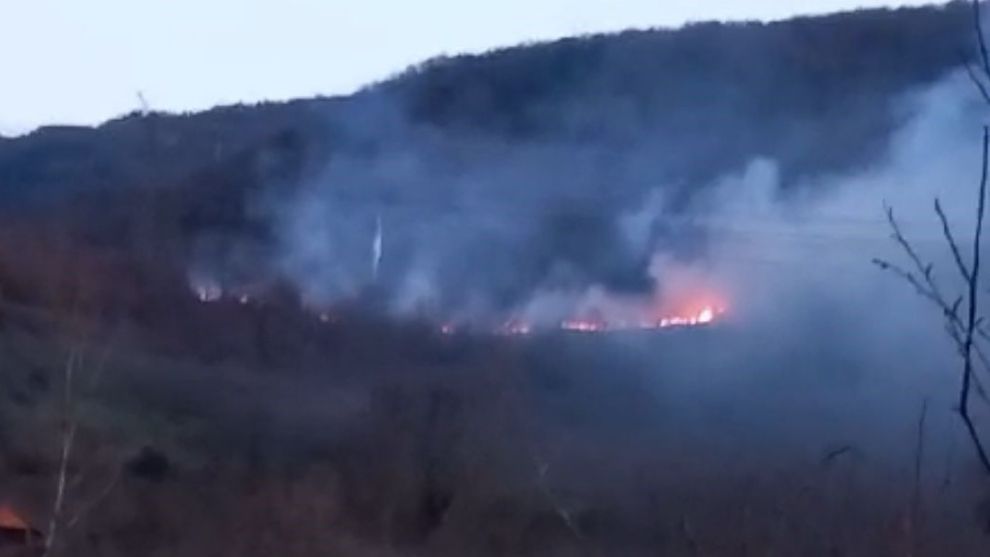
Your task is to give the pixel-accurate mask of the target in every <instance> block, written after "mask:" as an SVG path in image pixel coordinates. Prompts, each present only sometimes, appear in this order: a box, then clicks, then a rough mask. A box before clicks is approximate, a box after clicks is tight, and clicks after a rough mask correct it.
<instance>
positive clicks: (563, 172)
mask: <svg viewBox="0 0 990 557" xmlns="http://www.w3.org/2000/svg"><path fill="white" fill-rule="evenodd" d="M969 17H970V6H969V5H968V3H967V2H953V3H951V4H948V5H946V6H933V7H925V8H912V9H897V10H863V11H856V12H849V13H842V14H836V15H829V16H822V17H811V18H799V19H793V20H788V21H781V22H775V23H756V22H750V23H699V24H693V25H689V26H687V27H685V28H683V29H676V30H674V29H655V30H639V31H628V32H624V33H620V34H612V35H601V36H588V37H577V38H570V39H565V40H561V41H556V42H552V43H545V44H534V45H524V46H518V47H512V48H506V49H501V50H497V51H493V52H489V53H486V54H482V55H474V56H457V57H450V58H441V59H436V60H430V61H426V62H424V63H423V64H421V65H419V66H416V67H413V68H409V69H408V70H406V71H404V72H402V73H401V74H399V75H395V76H392V77H390V78H388V79H386V80H383V81H382V82H380V83H375V84H371V85H369V86H368V87H366V88H365V89H364V90H362V91H360V92H358V93H356V94H354V95H352V96H348V97H335V98H316V99H301V100H294V101H291V102H284V103H265V104H260V105H256V106H229V107H218V108H215V109H213V110H209V111H206V112H202V113H196V114H182V115H178V114H163V113H156V112H152V113H148V114H139V113H133V114H129V115H126V116H122V117H120V118H118V119H115V120H112V121H109V122H107V123H105V124H103V125H101V126H99V127H96V128H79V127H65V126H53V127H46V128H42V129H39V130H37V131H35V132H33V133H31V134H28V135H26V136H23V137H18V138H0V215H2V217H3V220H2V224H0V362H2V363H3V371H2V373H0V385H2V386H3V387H4V388H3V389H0V418H2V420H0V515H5V513H6V511H7V510H9V508H14V509H16V510H17V511H18V514H19V515H22V516H23V517H24V518H25V519H29V522H30V523H31V524H32V525H35V526H37V529H38V531H39V534H43V535H49V534H50V530H49V528H51V527H53V526H54V525H56V524H57V525H58V526H59V527H60V530H59V532H58V536H57V537H55V536H53V537H54V538H55V545H54V546H53V550H52V552H50V553H49V555H51V556H53V557H54V556H57V555H73V556H81V557H89V556H93V557H104V556H106V557H112V556H119V555H184V556H190V557H195V556H200V555H203V556H207V555H209V556H226V555H237V556H239V557H240V556H254V555H258V556H261V555H264V556H270V555H285V556H287V557H295V556H298V557H311V556H324V555H354V556H357V557H364V556H372V555H375V556H382V557H386V556H398V555H403V556H427V555H437V556H444V555H480V556H485V555H492V556H495V555H499V556H501V555H518V556H527V555H533V556H541V557H542V556H554V555H673V556H680V555H684V556H699V555H713V556H720V555H725V556H738V555H771V554H773V555H891V556H893V555H898V556H900V555H919V556H920V555H981V554H982V553H981V552H982V551H983V550H984V548H985V547H986V541H987V539H986V532H987V531H990V528H988V524H990V502H988V501H990V499H988V498H987V493H988V491H987V487H988V484H987V480H986V477H985V476H984V475H981V474H980V471H979V470H978V469H977V461H976V458H975V454H974V451H972V450H971V449H972V447H971V446H970V441H969V439H967V438H966V437H965V436H964V435H965V433H964V432H963V431H962V427H961V425H960V423H959V421H958V416H957V415H956V414H955V411H954V409H955V408H956V405H957V401H958V398H957V397H958V394H957V391H956V389H957V382H956V380H955V379H956V375H953V374H954V373H955V371H956V368H957V363H958V362H957V359H956V358H957V354H956V352H955V351H954V349H955V348H956V347H955V346H953V345H951V344H950V343H949V342H947V341H946V339H945V338H944V337H943V333H944V331H942V329H941V326H942V323H941V322H940V321H939V316H938V315H937V314H935V313H934V312H933V311H932V309H931V308H930V307H928V306H927V305H926V304H927V303H928V300H925V299H919V297H918V296H916V295H915V293H914V292H913V291H911V290H910V289H909V288H907V287H906V286H905V285H903V284H897V287H894V286H892V283H893V282H894V280H895V279H893V278H892V277H888V276H886V275H883V274H882V273H880V272H879V271H877V270H876V269H874V268H872V267H871V266H870V265H869V261H870V259H872V258H873V257H886V256H888V255H891V253H893V256H892V260H893V261H895V262H900V261H901V259H894V258H895V257H902V259H903V255H904V254H903V253H901V252H900V251H897V248H898V246H896V245H892V242H890V241H889V238H888V236H889V233H890V231H889V228H888V223H887V222H885V221H884V220H883V218H882V216H883V215H882V213H881V207H882V205H881V199H882V200H883V201H884V202H886V201H887V200H888V199H891V202H892V203H893V204H895V205H896V207H897V209H898V211H899V212H898V215H902V214H904V215H907V216H906V218H905V220H904V222H905V231H906V232H907V233H909V234H910V237H911V239H912V240H913V241H915V239H917V240H916V241H918V242H919V245H920V246H921V248H922V249H921V250H920V251H921V253H922V256H923V257H924V258H926V261H927V258H928V257H929V256H931V257H933V259H932V261H933V263H937V265H934V266H933V267H929V268H928V270H927V271H924V272H925V274H926V276H928V273H932V272H934V273H935V274H936V275H937V277H938V279H939V280H940V281H941V280H943V279H946V278H947V280H944V282H940V284H941V285H943V287H944V288H945V292H946V293H947V295H954V292H955V290H954V289H956V288H957V287H958V286H959V285H958V284H956V283H954V282H952V280H951V278H952V277H955V275H954V274H953V275H951V276H949V275H948V273H946V274H945V275H943V274H942V273H944V272H945V271H944V270H945V269H948V270H949V272H954V271H955V269H956V265H957V264H958V263H957V262H956V261H953V260H951V259H949V257H948V256H946V257H945V259H937V257H938V255H937V254H938V251H936V249H937V247H941V246H942V243H941V242H942V237H941V236H939V235H938V233H939V232H940V231H939V230H938V229H937V228H936V226H937V222H936V221H935V219H934V218H933V217H932V215H931V214H930V211H931V209H930V207H931V197H932V195H935V194H936V193H934V192H943V193H944V192H945V191H948V194H949V195H947V196H945V197H943V198H942V199H943V201H944V202H945V206H946V207H947V211H948V212H949V214H950V215H952V216H953V219H955V218H960V219H964V218H965V217H959V215H970V214H972V211H971V205H972V203H971V202H970V199H971V198H970V189H969V188H968V186H969V184H970V180H973V182H974V184H975V179H976V178H973V177H972V176H973V173H975V172H977V171H978V167H977V165H976V164H975V163H976V162H977V158H978V153H976V151H975V148H976V146H977V143H978V142H977V141H974V140H973V139H974V138H976V137H977V135H975V134H973V135H972V137H970V134H971V132H974V131H976V132H978V127H979V126H978V124H979V121H980V119H979V118H978V117H976V116H974V115H978V116H980V117H982V116H983V115H984V114H985V107H982V106H971V105H979V103H972V102H971V101H972V99H971V98H970V97H968V96H967V94H973V91H972V90H971V89H972V88H971V87H970V85H971V84H970V83H967V82H965V80H964V78H962V77H960V76H959V75H958V74H959V70H960V69H961V64H962V63H963V62H964V61H965V60H967V59H970V58H971V57H972V54H973V48H972V47H973V45H972V43H973V40H972V23H971V21H970V19H969ZM946 84H948V85H946ZM963 89H964V91H963V92H962V93H959V90H963ZM931 91H935V92H937V93H945V92H946V91H949V92H950V93H952V94H941V95H935V96H930V95H928V93H930V92H931ZM956 93H959V94H956ZM973 96H974V97H975V94H974V95H973ZM919 98H921V99H922V100H919ZM933 107H934V113H935V114H934V116H932V113H933ZM919 121H920V122H921V123H922V124H925V125H927V127H926V126H925V125H922V126H921V127H920V128H919V127H918V122H919ZM932 121H934V122H935V124H937V125H933V124H932ZM940 126H941V127H940ZM919 130H920V132H919ZM936 132H937V133H936ZM905 144H906V146H907V148H905ZM970 170H972V173H970V172H969V171H970ZM864 176H865V178H864ZM946 184H948V185H949V186H953V187H954V188H953V189H948V188H947V189H938V188H941V187H942V186H945V185H946ZM964 186H966V187H964ZM760 188H763V189H760ZM753 189H755V190H757V191H756V193H757V194H765V195H768V196H769V197H770V200H764V199H758V200H757V201H765V202H767V203H768V204H770V207H769V208H770V209H772V210H766V209H767V206H758V207H756V208H753V207H750V206H746V207H744V209H746V210H749V211H751V212H749V213H744V214H743V215H742V217H741V219H740V221H739V222H736V223H735V224H737V225H740V226H738V227H736V228H733V227H728V226H722V225H724V223H723V218H724V216H723V214H722V213H720V212H719V209H720V208H721V207H720V206H719V203H721V202H724V203H725V204H726V205H730V204H731V202H732V201H735V198H733V197H731V196H730V197H728V198H722V197H718V196H717V195H714V194H713V192H715V193H724V191H725V190H732V191H730V192H729V193H731V194H737V195H739V196H745V195H747V194H751V193H753V192H751V191H750V190H753ZM902 191H903V192H904V193H906V194H910V195H905V196H903V197H900V198H898V197H889V196H896V195H897V194H898V193H901V192H902ZM808 193H814V194H819V193H834V194H835V196H834V198H833V197H831V196H826V195H820V196H815V195H807V196H802V195H803V194H808ZM709 194H711V195H709ZM840 194H841V195H840ZM793 198H797V199H801V200H804V199H806V198H807V199H811V200H812V201H810V202H808V203H806V204H804V205H797V204H789V203H785V202H788V201H791V200H792V199H793ZM919 199H920V200H921V201H920V202H919V201H918V200H919ZM781 200H783V201H781ZM912 201H913V202H918V203H920V204H921V205H923V211H924V215H925V216H927V217H928V218H929V220H928V221H920V222H921V224H919V220H918V219H917V214H916V213H912V212H911V211H912V210H913V209H916V207H914V206H913V205H912ZM794 207H799V208H800V209H802V210H801V211H800V212H798V211H793V214H792V210H793V209H794ZM862 207H865V208H864V209H863V210H861V211H859V212H854V211H851V208H852V209H855V208H862ZM902 210H903V212H901V211H902ZM963 210H964V211H965V213H964V212H963ZM837 215H838V216H837ZM952 224H953V226H954V227H955V228H954V229H955V230H963V228H962V227H963V226H964V225H967V226H968V224H969V223H967V222H966V221H965V220H958V221H957V220H953V221H952ZM929 226H930V227H931V228H929ZM966 229H967V230H968V228H966ZM958 237H959V238H963V236H958ZM929 248H931V249H929ZM932 254H934V255H932ZM932 269H935V270H934V271H932ZM981 292H982V289H981ZM960 299H962V298H960ZM957 307H958V306H957ZM699 311H700V312H704V313H700V312H699ZM609 312H612V313H609ZM703 315H704V316H705V317H704V318H703V319H702V318H701V316H703ZM672 317H673V318H674V319H673V320H672V319H671V318H672ZM620 323H621V324H622V325H621V326H615V327H612V326H611V325H612V324H620ZM644 323H645V325H644ZM671 323H673V325H674V326H668V325H670V324H671ZM548 324H549V325H548ZM983 340H985V339H979V340H978V341H977V342H983ZM985 371H986V370H985V369H984V368H980V369H979V370H978V372H977V373H978V374H979V375H978V377H979V378H980V381H979V382H978V383H977V386H976V391H979V394H981V395H982V387H981V386H980V385H982V384H986V380H987V376H986V375H985ZM947 377H948V378H949V379H948V380H947ZM974 377H977V376H974ZM975 398H976V397H975V396H974V400H975ZM985 410H986V409H985V408H983V407H980V408H979V409H978V411H977V416H976V418H977V423H978V424H979V425H980V426H981V429H982V426H984V425H986V424H987V423H988V422H987V421H986V420H987V419H988V416H987V415H986V413H985ZM919 411H920V414H919ZM66 439H71V440H72V441H71V442H69V444H70V445H71V447H70V448H71V451H69V452H66V448H65V447H66V446H67V442H66ZM69 453H71V454H69ZM59 479H61V480H67V481H66V482H62V484H63V485H66V486H67V487H66V497H65V498H64V501H63V503H64V509H62V511H56V510H53V509H55V508H56V507H57V505H56V503H55V501H58V500H59V499H58V498H57V497H56V490H57V489H58V488H57V486H58V485H59V482H58V480H59ZM7 514H9V513H7ZM2 526H3V525H2V524H0V527H2ZM0 530H2V528H0ZM0 533H2V532H0ZM7 534H9V532H7ZM0 538H3V536H2V535H0ZM9 541H10V540H9V539H0V555H7V554H10V555H15V554H18V553H16V550H17V549H18V548H15V549H14V550H13V551H10V549H9V547H4V543H5V542H9ZM5 552H7V553H5ZM25 554H31V555H36V554H37V553H36V552H33V551H27V552H25Z"/></svg>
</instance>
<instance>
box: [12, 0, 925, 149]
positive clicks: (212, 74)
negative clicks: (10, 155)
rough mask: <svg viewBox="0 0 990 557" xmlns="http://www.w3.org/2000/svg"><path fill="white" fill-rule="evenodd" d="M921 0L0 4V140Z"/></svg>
mask: <svg viewBox="0 0 990 557" xmlns="http://www.w3.org/2000/svg"><path fill="white" fill-rule="evenodd" d="M926 3H929V2H926V1H925V0H908V1H903V0H902V1H900V2H894V1H892V0H891V1H883V0H786V1H785V0H476V1H473V2H472V1H468V0H401V1H400V0H0V84H2V85H0V133H5V134H12V133H18V132H23V131H26V130H29V129H31V128H33V127H35V126H38V125H41V124H48V123H73V124H92V123H97V122H100V121H103V120H105V119H107V118H110V117H113V116H116V115H119V114H121V113H124V112H127V111H129V110H133V109H134V108H136V107H137V105H138V101H137V96H136V93H137V91H139V90H140V91H143V92H144V94H145V96H146V97H147V99H148V101H149V102H150V103H151V105H152V107H153V108H155V109H158V110H169V111H179V110H198V109H204V108H208V107H210V106H214V105H216V104H224V103H232V102H237V101H256V100H261V99H286V98H292V97H301V96H311V95H316V94H325V95H329V94H338V93H348V92H351V91H353V90H354V89H356V88H357V87H360V86H361V85H363V84H366V83H368V82H370V81H375V80H378V79H381V78H384V77H387V76H388V75H390V74H392V73H395V72H397V71H399V70H401V69H403V68H404V67H406V66H408V65H409V64H412V63H415V62H418V61H421V60H424V59H426V58H430V57H432V56H436V55H439V54H443V53H448V54H452V53H461V52H478V51H483V50H487V49H489V48H493V47H497V46H507V45H513V44H517V43H520V42H524V41H532V40H542V39H551V38H557V37H561V36H565V35H573V34H579V33H588V32H598V31H614V30H619V29H624V28H629V27H640V28H642V27H651V26H674V25H680V24H682V23H684V22H686V21H697V20H706V19H734V20H738V19H779V18H783V17H787V16H790V15H793V14H795V13H820V12H830V11H836V10H841V9H851V8H856V7H864V6H880V5H891V4H898V5H907V4H926ZM795 6H799V7H795Z"/></svg>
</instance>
